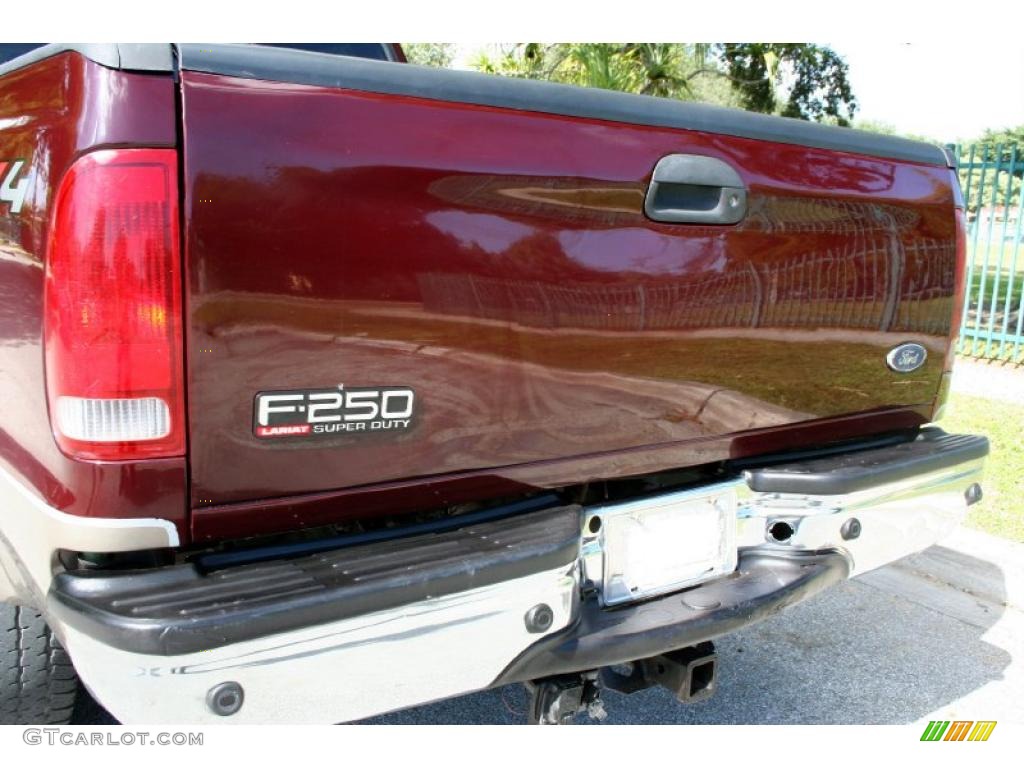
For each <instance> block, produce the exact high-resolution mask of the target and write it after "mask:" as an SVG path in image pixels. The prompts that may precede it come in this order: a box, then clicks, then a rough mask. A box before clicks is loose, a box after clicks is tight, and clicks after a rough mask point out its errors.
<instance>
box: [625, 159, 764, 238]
mask: <svg viewBox="0 0 1024 768" xmlns="http://www.w3.org/2000/svg"><path fill="white" fill-rule="evenodd" d="M644 213H646V214H647V216H648V218H650V219H653V220H654V221H665V222H669V223H673V224H735V223H736V222H738V221H739V220H740V219H742V218H743V217H744V216H745V215H746V213H747V188H746V187H745V186H744V185H743V179H741V178H740V175H739V174H738V173H737V172H736V169H735V168H733V167H732V166H731V165H729V164H728V163H726V162H725V161H723V160H719V159H718V158H717V157H706V156H705V155H667V156H666V157H663V158H661V160H659V161H658V164H657V165H656V166H654V174H653V175H652V176H651V184H650V186H649V187H648V188H647V197H646V198H645V199H644Z"/></svg>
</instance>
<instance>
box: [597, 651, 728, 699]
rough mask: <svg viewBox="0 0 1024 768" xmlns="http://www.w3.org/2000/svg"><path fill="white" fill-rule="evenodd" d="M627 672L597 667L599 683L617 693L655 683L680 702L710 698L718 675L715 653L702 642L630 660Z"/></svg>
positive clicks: (634, 690)
mask: <svg viewBox="0 0 1024 768" xmlns="http://www.w3.org/2000/svg"><path fill="white" fill-rule="evenodd" d="M630 666H631V670H630V672H629V673H628V674H623V673H619V672H616V671H615V669H614V668H612V667H606V668H604V669H602V670H601V684H602V685H603V686H604V687H605V688H610V689H611V690H613V691H618V692H619V693H636V692H637V691H642V690H644V689H646V688H650V687H652V686H655V685H660V686H662V687H663V688H668V690H670V691H672V693H674V694H675V697H676V699H678V700H679V701H680V702H681V703H683V704H693V703H694V702H697V701H703V700H704V699H708V698H710V697H711V696H712V695H713V694H714V692H715V682H716V680H717V678H718V654H716V653H715V646H714V643H711V642H705V643H698V644H697V645H691V646H690V647H688V648H681V649H679V650H678V651H669V652H668V653H663V654H661V655H660V656H652V657H651V658H649V659H641V660H640V661H634V662H633V663H632V664H631V665H630Z"/></svg>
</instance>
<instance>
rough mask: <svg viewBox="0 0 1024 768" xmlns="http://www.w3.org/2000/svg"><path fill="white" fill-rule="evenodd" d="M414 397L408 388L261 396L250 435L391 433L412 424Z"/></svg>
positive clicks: (286, 392)
mask: <svg viewBox="0 0 1024 768" xmlns="http://www.w3.org/2000/svg"><path fill="white" fill-rule="evenodd" d="M415 408H416V393H415V392H413V391H412V390H411V389H409V388H408V387H352V388H347V387H344V386H341V387H335V388H333V389H287V390H276V391H273V392H260V393H258V394H257V395H256V401H255V403H254V406H253V426H252V429H253V434H254V435H255V436H256V437H260V438H269V437H299V438H303V437H305V438H316V437H338V436H341V435H345V434H348V433H367V432H396V431H404V430H407V429H409V428H410V427H411V426H412V423H413V419H414V418H415V416H414V414H415Z"/></svg>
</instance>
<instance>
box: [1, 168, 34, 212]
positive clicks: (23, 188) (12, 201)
mask: <svg viewBox="0 0 1024 768" xmlns="http://www.w3.org/2000/svg"><path fill="white" fill-rule="evenodd" d="M24 167H25V161H24V160H0V212H2V211H3V204H4V203H8V204H9V205H10V206H11V213H21V206H22V204H23V203H24V202H25V196H26V195H27V194H28V185H29V182H30V181H31V180H32V174H31V172H29V171H26V172H25V173H24V174H23V173H22V172H21V171H22V169H23V168H24ZM19 177H20V179H19Z"/></svg>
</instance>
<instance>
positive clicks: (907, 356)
mask: <svg viewBox="0 0 1024 768" xmlns="http://www.w3.org/2000/svg"><path fill="white" fill-rule="evenodd" d="M927 359H928V350H927V349H925V348H924V347H922V346H921V345H920V344H915V343H913V342H910V343H908V344H900V345H899V346H898V347H893V348H892V349H890V350H889V354H887V355H886V356H885V362H886V365H888V366H889V367H890V368H891V369H892V370H894V371H896V373H911V372H913V371H916V370H917V369H918V368H920V367H921V366H922V365H924V361H925V360H927Z"/></svg>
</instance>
